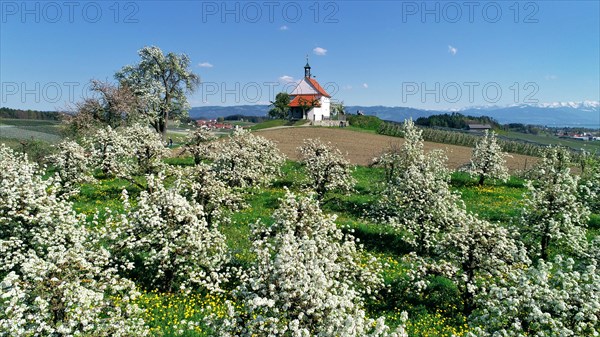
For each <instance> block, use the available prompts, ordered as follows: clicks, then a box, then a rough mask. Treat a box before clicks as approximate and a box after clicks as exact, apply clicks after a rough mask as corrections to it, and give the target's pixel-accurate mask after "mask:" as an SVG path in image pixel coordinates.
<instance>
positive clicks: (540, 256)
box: [0, 122, 600, 337]
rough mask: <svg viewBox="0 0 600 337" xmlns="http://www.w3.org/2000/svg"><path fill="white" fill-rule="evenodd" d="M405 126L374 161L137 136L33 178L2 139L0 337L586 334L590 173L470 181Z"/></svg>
mask: <svg viewBox="0 0 600 337" xmlns="http://www.w3.org/2000/svg"><path fill="white" fill-rule="evenodd" d="M404 127H405V130H404V134H405V138H406V140H407V141H406V143H405V144H406V145H405V146H404V148H400V149H398V148H396V149H390V151H389V152H387V153H384V154H383V155H382V156H380V157H378V159H377V160H376V161H375V163H376V165H373V166H369V167H366V166H354V167H352V166H349V165H348V164H347V162H345V161H343V158H340V156H342V157H343V155H342V154H341V153H339V151H335V149H326V150H327V151H325V150H323V149H321V147H323V146H316V145H319V144H318V143H317V141H314V140H313V141H309V143H310V144H313V145H314V146H313V147H314V151H304V152H303V153H302V156H303V161H302V162H294V161H290V160H287V161H285V160H284V158H283V156H282V155H281V153H280V152H279V151H278V150H277V148H276V146H275V145H276V144H274V143H272V142H270V141H268V140H266V139H264V138H262V137H260V136H256V135H254V134H252V133H250V132H247V131H241V130H239V131H236V132H234V134H232V135H231V136H230V137H229V138H227V139H225V140H216V141H215V140H213V139H210V137H204V135H203V138H202V139H201V141H196V142H195V143H193V144H192V145H193V147H192V145H190V148H192V149H194V150H193V151H187V152H182V154H181V157H180V158H165V157H167V152H166V151H164V146H162V144H160V139H159V137H150V136H147V135H146V134H145V132H146V130H145V129H140V127H135V126H134V127H130V128H131V129H130V131H129V132H127V131H119V130H112V129H110V128H107V129H101V130H99V131H97V133H96V134H93V135H91V136H90V137H88V138H87V139H85V140H83V141H81V142H80V144H79V145H78V144H76V143H74V142H70V143H64V144H59V145H57V148H58V149H59V151H58V152H57V153H56V154H54V155H53V156H52V157H49V161H48V162H47V164H48V166H41V165H38V164H36V163H33V162H31V161H29V160H28V159H27V158H26V157H25V156H22V155H20V154H18V153H16V152H14V151H13V150H10V149H8V148H7V147H4V146H2V147H1V148H0V150H1V151H0V159H1V161H0V163H1V164H0V165H1V166H0V168H2V170H0V178H1V179H2V180H1V182H0V197H2V198H1V200H2V201H0V252H1V253H2V261H3V266H4V267H3V268H2V269H0V279H1V285H0V290H1V291H2V296H1V297H0V309H1V310H0V336H46V335H48V336H75V335H80V336H116V335H121V336H143V335H148V336H190V337H191V336H194V337H205V336H307V337H308V336H418V337H442V336H444V337H451V336H528V335H540V336H541V335H550V336H553V335H564V336H594V335H597V334H598V333H600V328H599V326H600V323H599V321H598V320H599V319H600V314H599V313H600V298H599V295H598V294H600V273H599V271H598V269H597V263H598V259H599V258H600V256H599V255H598V252H599V251H600V248H598V243H599V242H600V240H599V239H598V236H599V230H600V221H599V220H598V219H600V217H599V215H598V214H596V213H594V212H595V211H596V212H597V209H594V208H592V210H591V211H588V207H587V205H588V204H590V202H589V198H597V197H598V196H597V194H596V192H594V191H596V190H597V185H596V184H597V183H598V180H597V176H598V175H597V172H598V166H597V165H598V163H597V162H595V163H594V162H593V161H592V164H591V166H590V172H591V173H589V174H588V173H587V172H582V173H581V175H580V176H576V175H573V174H572V173H571V172H570V167H571V166H572V165H573V163H572V162H571V161H570V158H569V156H568V153H566V152H564V151H562V150H556V149H550V150H548V151H547V153H546V154H545V156H544V158H543V159H542V160H541V161H540V164H539V165H540V166H539V167H538V168H537V171H536V172H533V173H531V172H528V173H527V174H525V173H522V174H516V173H515V172H513V175H512V176H511V177H506V176H501V177H499V178H501V179H494V175H493V174H492V175H490V176H489V177H486V179H485V183H484V182H483V180H482V179H481V178H480V176H481V174H482V173H481V172H480V171H474V172H471V174H472V175H471V174H470V173H469V172H451V171H449V170H448V169H447V168H446V167H445V161H444V160H445V159H444V154H443V153H437V152H436V153H425V152H424V151H423V146H422V137H421V134H420V132H419V131H418V130H417V129H416V128H414V125H412V123H411V122H408V123H406V125H405V126H404ZM136 128H137V129H136ZM193 132H196V131H195V130H192V131H191V135H190V137H189V139H192V140H194V139H195V138H194V137H193V134H192V133H193ZM324 132H326V130H324ZM145 135H146V136H145ZM196 138H197V137H196ZM205 138H206V142H205V141H204V140H205ZM210 142H215V143H214V146H213V145H210V146H209V145H208V144H210ZM311 142H312V143H311ZM205 143H206V144H205ZM136 144H137V145H136ZM315 144H316V145H315ZM328 146H330V145H328ZM484 146H485V144H482V145H481V146H479V147H478V150H477V152H478V153H480V152H483V151H482V147H484ZM494 151H495V150H494ZM325 152H326V153H327V154H326V155H323V153H325ZM492 152H493V151H492ZM331 153H334V154H335V155H331ZM494 156H495V158H498V156H497V154H494ZM478 161H479V162H481V161H485V158H483V159H481V158H479V159H478ZM496 162H498V160H496ZM340 163H342V164H340ZM336 165H337V166H339V167H341V168H342V169H339V170H338V171H339V172H337V171H335V170H334V171H332V172H334V173H336V174H331V176H328V177H325V178H327V179H333V180H329V181H325V180H323V181H322V182H321V180H319V179H325V178H323V177H320V176H318V174H320V173H322V172H324V171H325V170H326V169H327V168H330V167H336ZM595 165H596V166H595ZM317 167H321V168H323V169H321V170H316V171H315V168H317ZM391 167H394V170H393V172H392V171H390V168H391ZM540 172H542V173H543V175H542V176H535V173H540ZM331 177H333V178H331ZM544 177H556V179H545V178H544ZM315 182H317V183H316V184H315ZM315 186H318V189H319V190H315V189H316V188H315ZM586 186H587V187H586ZM564 191H569V195H568V196H564ZM315 192H316V194H315ZM592 204H593V203H592ZM64 214H67V215H64ZM32 261H33V262H32ZM36 265H37V267H36ZM40 266H47V268H46V269H45V270H42V268H41V267H40ZM40 280H42V282H41V283H40V282H39V281H40ZM52 289H54V290H52ZM532 294H533V295H535V296H532ZM524 299H527V301H525V300H524Z"/></svg>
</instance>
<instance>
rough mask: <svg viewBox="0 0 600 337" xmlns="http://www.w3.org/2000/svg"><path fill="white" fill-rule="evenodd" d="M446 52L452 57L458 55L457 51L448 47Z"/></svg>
mask: <svg viewBox="0 0 600 337" xmlns="http://www.w3.org/2000/svg"><path fill="white" fill-rule="evenodd" d="M448 52H449V53H450V55H452V56H454V55H456V53H458V49H457V48H455V47H452V46H450V45H449V46H448Z"/></svg>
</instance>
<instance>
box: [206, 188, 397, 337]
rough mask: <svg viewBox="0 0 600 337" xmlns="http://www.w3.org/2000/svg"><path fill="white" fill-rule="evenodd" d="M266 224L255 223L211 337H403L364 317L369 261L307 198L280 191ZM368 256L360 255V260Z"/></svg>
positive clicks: (375, 283)
mask: <svg viewBox="0 0 600 337" xmlns="http://www.w3.org/2000/svg"><path fill="white" fill-rule="evenodd" d="M282 202H283V204H282V205H281V207H280V208H279V209H278V210H277V211H276V212H275V213H274V215H273V218H274V221H275V222H274V224H273V225H271V226H267V225H265V224H262V223H258V224H257V226H256V228H255V229H254V242H253V249H252V251H253V252H254V254H256V261H255V262H254V263H253V264H252V265H251V267H250V269H249V270H248V271H247V275H246V277H245V278H246V282H244V283H243V284H241V285H240V286H239V287H238V288H237V289H236V290H235V291H234V296H235V298H236V303H238V306H241V307H233V305H232V304H231V303H229V309H228V315H227V317H225V318H224V319H218V318H217V317H215V316H212V317H211V318H210V319H209V323H210V324H211V325H212V327H213V329H215V330H216V331H215V333H216V336H256V335H259V336H324V337H326V336H405V335H404V334H403V329H402V327H399V328H398V330H397V331H396V332H394V333H391V332H390V331H389V328H388V327H387V326H386V325H385V323H384V321H383V319H382V318H381V319H378V320H372V319H369V318H367V317H365V312H364V310H363V309H362V297H361V296H362V295H363V294H368V293H373V292H375V291H376V290H377V289H378V288H379V287H380V286H381V284H382V279H381V276H379V267H378V264H377V263H376V261H375V260H371V261H368V262H367V261H364V262H361V260H362V259H363V258H364V257H361V251H360V250H359V249H357V247H356V244H355V241H354V239H353V238H351V237H348V236H345V235H344V234H343V233H342V232H341V231H340V230H339V229H338V228H337V227H336V225H335V223H334V219H335V217H332V216H326V215H324V214H323V213H322V212H321V210H320V209H319V206H318V202H317V200H315V199H314V198H311V197H296V196H295V195H294V194H292V193H289V192H288V193H287V195H286V197H285V199H284V200H283V201H282ZM367 258H368V257H367Z"/></svg>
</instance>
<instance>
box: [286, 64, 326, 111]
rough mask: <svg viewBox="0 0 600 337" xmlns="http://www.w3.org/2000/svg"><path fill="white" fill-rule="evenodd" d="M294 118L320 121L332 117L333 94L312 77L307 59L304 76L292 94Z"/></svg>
mask: <svg viewBox="0 0 600 337" xmlns="http://www.w3.org/2000/svg"><path fill="white" fill-rule="evenodd" d="M290 109H291V113H292V118H297V119H308V120H311V121H320V120H324V119H329V118H330V117H331V96H330V95H329V94H328V93H327V91H325V89H323V87H321V85H320V84H319V82H317V80H315V79H314V78H312V77H311V75H310V65H309V64H308V60H306V65H305V66H304V78H303V79H301V80H300V81H298V84H297V85H296V88H295V89H294V91H292V93H291V94H290Z"/></svg>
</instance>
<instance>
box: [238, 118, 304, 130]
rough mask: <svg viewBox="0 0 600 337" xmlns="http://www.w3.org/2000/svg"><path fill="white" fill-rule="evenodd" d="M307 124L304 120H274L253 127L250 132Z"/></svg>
mask: <svg viewBox="0 0 600 337" xmlns="http://www.w3.org/2000/svg"><path fill="white" fill-rule="evenodd" d="M306 123H307V121H306V120H302V119H300V120H294V121H289V120H287V119H272V120H268V121H266V122H262V123H258V124H254V125H253V126H251V127H250V130H253V131H256V130H261V129H268V128H273V127H276V126H300V125H303V124H306Z"/></svg>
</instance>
